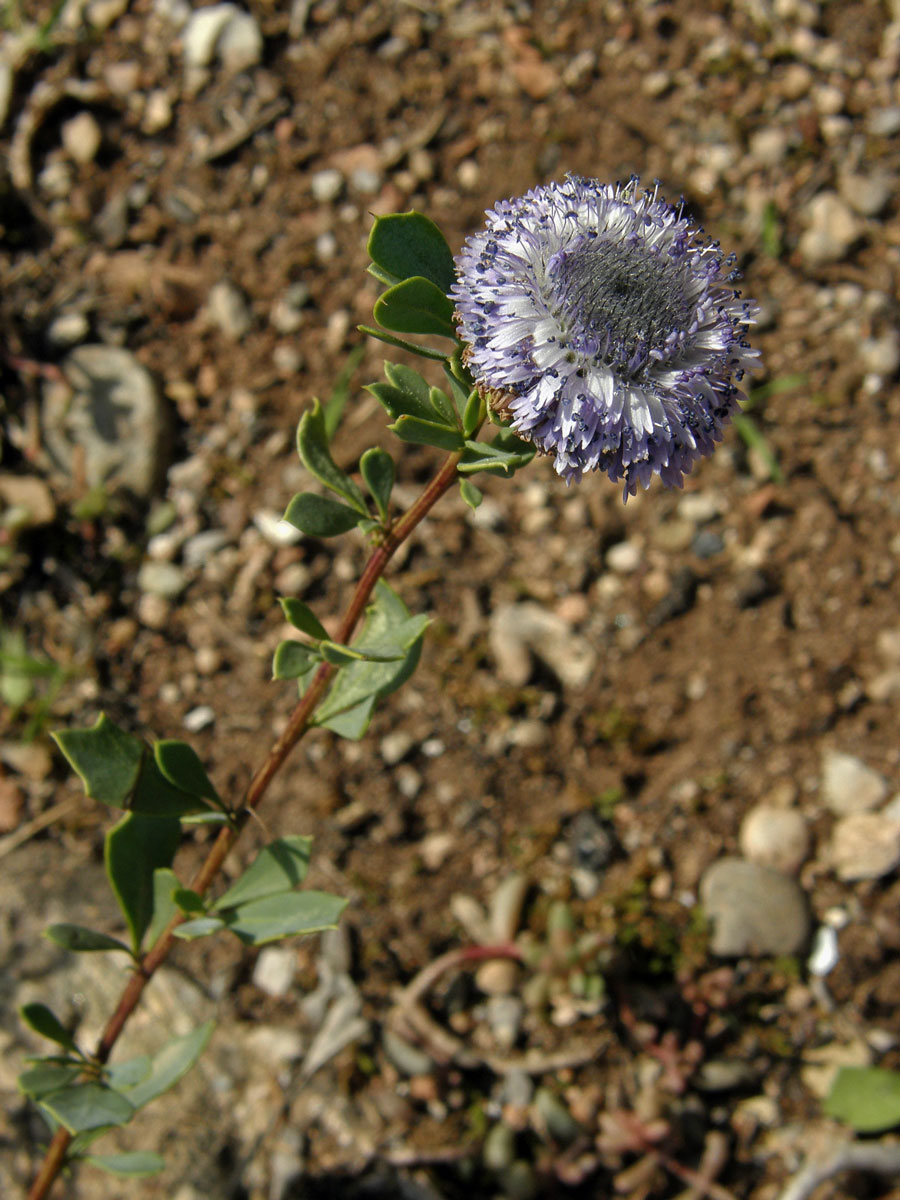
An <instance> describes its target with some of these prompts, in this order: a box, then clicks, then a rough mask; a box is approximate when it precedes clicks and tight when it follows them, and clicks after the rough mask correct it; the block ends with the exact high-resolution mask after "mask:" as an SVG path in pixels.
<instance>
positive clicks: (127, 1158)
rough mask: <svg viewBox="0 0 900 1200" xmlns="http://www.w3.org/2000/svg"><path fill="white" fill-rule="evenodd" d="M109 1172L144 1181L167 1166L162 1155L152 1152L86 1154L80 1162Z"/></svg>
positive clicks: (127, 1151)
mask: <svg viewBox="0 0 900 1200" xmlns="http://www.w3.org/2000/svg"><path fill="white" fill-rule="evenodd" d="M79 1161H80V1162H86V1163H90V1164H91V1166H92V1167H99V1168H100V1170H101V1171H108V1172H109V1173H110V1175H120V1176H122V1177H123V1178H124V1179H144V1178H146V1177H147V1176H148V1175H156V1174H157V1172H159V1171H161V1170H162V1169H163V1167H164V1166H165V1165H166V1160H165V1159H164V1158H163V1157H162V1155H159V1154H156V1153H154V1151H152V1150H123V1151H122V1153H121V1154H86V1155H84V1157H83V1158H81V1159H80V1160H79Z"/></svg>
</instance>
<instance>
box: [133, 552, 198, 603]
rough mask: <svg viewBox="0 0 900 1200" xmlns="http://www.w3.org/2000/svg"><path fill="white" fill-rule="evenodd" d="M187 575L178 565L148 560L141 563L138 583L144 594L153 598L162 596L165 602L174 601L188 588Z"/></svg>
mask: <svg viewBox="0 0 900 1200" xmlns="http://www.w3.org/2000/svg"><path fill="white" fill-rule="evenodd" d="M187 582H188V577H187V573H186V572H185V570H184V569H183V568H182V567H179V566H178V565H177V564H176V563H169V562H158V561H156V560H155V559H148V560H147V561H146V562H143V563H141V568H140V570H139V571H138V577H137V583H138V587H139V588H140V589H141V591H142V592H149V593H150V595H151V596H162V597H163V599H165V600H174V599H175V598H176V596H180V595H181V593H182V592H183V591H184V589H185V588H186V587H187Z"/></svg>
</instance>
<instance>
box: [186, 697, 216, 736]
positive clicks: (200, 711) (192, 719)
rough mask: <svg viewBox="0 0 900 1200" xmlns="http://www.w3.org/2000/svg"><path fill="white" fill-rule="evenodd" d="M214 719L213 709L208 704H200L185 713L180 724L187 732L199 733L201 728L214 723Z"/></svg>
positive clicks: (206, 727)
mask: <svg viewBox="0 0 900 1200" xmlns="http://www.w3.org/2000/svg"><path fill="white" fill-rule="evenodd" d="M215 719H216V713H215V709H213V708H211V707H210V706H209V705H208V704H200V705H198V706H197V707H196V708H192V709H191V711H190V712H188V713H185V715H184V720H183V721H182V725H184V727H185V729H186V730H187V731H188V732H189V733H200V732H201V730H203V729H208V728H209V727H210V725H212V724H214V723H215Z"/></svg>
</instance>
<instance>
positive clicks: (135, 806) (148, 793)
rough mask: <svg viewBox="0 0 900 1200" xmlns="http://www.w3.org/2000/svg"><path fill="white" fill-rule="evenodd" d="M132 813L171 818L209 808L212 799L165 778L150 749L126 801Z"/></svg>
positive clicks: (162, 818) (165, 818) (163, 818)
mask: <svg viewBox="0 0 900 1200" xmlns="http://www.w3.org/2000/svg"><path fill="white" fill-rule="evenodd" d="M127 807H128V809H129V810H130V811H131V812H134V813H138V814H140V815H141V816H143V817H153V818H154V819H155V818H159V819H161V820H171V819H172V818H176V817H186V816H188V815H189V814H190V813H195V812H198V811H201V812H202V811H203V810H204V809H208V808H209V801H208V800H206V799H204V798H203V797H202V796H199V795H197V794H196V793H192V792H184V791H182V790H181V788H178V787H175V786H174V785H173V784H171V783H170V782H169V780H168V779H166V777H165V775H163V773H162V771H160V769H159V767H158V766H157V765H156V759H155V758H154V756H153V755H152V754H151V753H150V751H149V749H148V750H147V752H146V753H145V755H144V762H143V765H142V767H141V772H140V774H139V775H138V778H137V783H136V785H135V789H134V791H133V792H132V794H131V797H130V799H129V800H128V804H127Z"/></svg>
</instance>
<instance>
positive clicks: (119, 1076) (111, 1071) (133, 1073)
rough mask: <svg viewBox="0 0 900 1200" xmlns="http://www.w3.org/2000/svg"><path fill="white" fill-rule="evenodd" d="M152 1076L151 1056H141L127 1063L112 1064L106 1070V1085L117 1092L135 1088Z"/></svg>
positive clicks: (130, 1059) (128, 1060)
mask: <svg viewBox="0 0 900 1200" xmlns="http://www.w3.org/2000/svg"><path fill="white" fill-rule="evenodd" d="M149 1074H150V1055H149V1054H140V1055H138V1057H137V1058H129V1059H127V1060H126V1061H125V1062H121V1063H112V1064H110V1066H108V1067H107V1068H106V1070H105V1076H106V1083H107V1084H108V1085H109V1086H110V1087H111V1088H113V1089H114V1090H115V1091H117V1092H120V1091H121V1090H122V1088H130V1087H134V1086H135V1084H137V1083H141V1082H142V1080H144V1079H146V1078H147V1076H148V1075H149Z"/></svg>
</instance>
